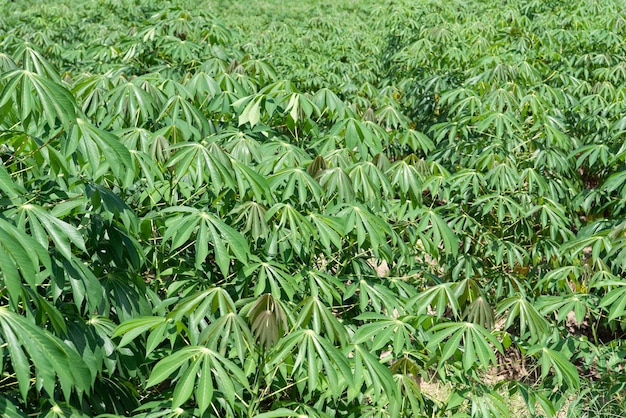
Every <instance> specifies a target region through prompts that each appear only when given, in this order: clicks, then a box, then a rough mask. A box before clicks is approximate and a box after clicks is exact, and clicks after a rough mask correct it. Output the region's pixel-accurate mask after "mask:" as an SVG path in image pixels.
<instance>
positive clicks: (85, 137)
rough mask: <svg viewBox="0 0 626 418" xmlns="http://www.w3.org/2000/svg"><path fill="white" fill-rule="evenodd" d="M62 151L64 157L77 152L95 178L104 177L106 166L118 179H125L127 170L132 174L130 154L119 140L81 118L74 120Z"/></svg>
mask: <svg viewBox="0 0 626 418" xmlns="http://www.w3.org/2000/svg"><path fill="white" fill-rule="evenodd" d="M62 150H63V153H64V154H65V155H66V156H70V155H72V154H74V152H75V151H78V152H79V153H80V156H81V157H82V158H83V159H84V160H85V161H86V162H87V163H88V164H89V169H90V171H91V172H92V174H93V175H94V177H95V178H100V177H102V176H103V175H105V174H106V171H107V170H106V167H107V166H108V167H110V168H111V171H112V172H113V174H114V175H115V176H116V177H117V178H120V179H123V178H126V175H125V174H126V172H127V170H130V171H132V172H134V165H133V162H132V158H131V156H130V152H129V151H128V149H127V148H126V147H125V146H124V145H123V144H122V143H121V142H120V140H119V139H118V138H117V137H116V136H115V135H114V134H112V133H110V132H107V131H105V130H103V129H100V128H97V127H95V126H94V125H92V124H91V123H89V122H88V121H86V120H84V119H81V118H77V119H76V124H75V125H73V126H72V129H71V131H70V134H69V135H68V138H67V140H66V141H64V142H63V144H62Z"/></svg>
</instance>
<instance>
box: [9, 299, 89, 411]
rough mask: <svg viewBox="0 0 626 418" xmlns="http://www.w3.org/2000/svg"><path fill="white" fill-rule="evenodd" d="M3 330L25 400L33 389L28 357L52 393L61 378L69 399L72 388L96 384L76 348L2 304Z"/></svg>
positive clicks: (42, 381) (38, 378) (49, 393)
mask: <svg viewBox="0 0 626 418" xmlns="http://www.w3.org/2000/svg"><path fill="white" fill-rule="evenodd" d="M0 332H1V333H2V339H3V340H4V341H6V342H7V344H8V347H7V349H8V352H9V356H10V357H11V360H12V364H13V368H14V370H15V374H16V378H17V381H18V385H19V388H20V393H21V395H22V397H23V398H24V399H26V396H27V393H28V391H29V390H30V389H31V372H30V364H29V360H28V359H27V356H28V357H29V358H30V362H32V364H33V365H34V368H35V377H36V379H37V380H38V383H39V384H41V385H42V387H43V388H44V389H45V390H46V392H47V393H48V395H49V396H53V394H54V387H55V382H57V381H58V382H59V384H60V385H61V389H62V391H63V395H64V396H65V398H66V399H69V397H70V393H71V392H72V390H76V391H77V392H78V393H79V394H80V393H82V392H85V391H88V390H89V389H90V388H91V387H92V386H93V383H94V379H95V375H94V376H92V375H91V374H90V372H89V368H88V367H87V365H86V364H85V362H84V361H83V359H82V358H81V357H80V355H79V354H78V353H77V352H76V350H75V349H74V348H72V347H71V346H70V345H68V344H66V343H65V342H63V341H61V340H60V339H59V338H57V337H55V336H54V335H52V334H51V333H49V332H47V331H45V330H43V329H41V328H39V327H38V326H36V325H35V324H33V323H32V322H31V321H29V320H28V319H27V318H25V317H23V316H21V315H19V314H17V313H15V312H12V311H10V310H9V309H8V308H7V307H4V306H3V307H0Z"/></svg>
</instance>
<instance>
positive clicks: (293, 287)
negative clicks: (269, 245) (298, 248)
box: [243, 261, 300, 300]
mask: <svg viewBox="0 0 626 418" xmlns="http://www.w3.org/2000/svg"><path fill="white" fill-rule="evenodd" d="M243 274H244V276H245V277H247V278H252V277H253V278H254V280H253V283H254V295H255V296H260V295H261V294H263V293H271V294H272V295H273V296H274V297H277V298H279V297H280V296H281V295H282V294H283V293H284V294H285V295H286V296H287V298H288V299H289V300H292V299H293V297H294V295H295V294H296V292H297V291H298V289H300V286H299V285H298V282H297V281H296V278H295V277H294V275H293V274H292V273H290V272H289V271H288V270H286V266H285V265H283V264H280V263H278V262H275V261H259V262H255V263H250V264H248V265H247V266H246V267H245V268H244V269H243Z"/></svg>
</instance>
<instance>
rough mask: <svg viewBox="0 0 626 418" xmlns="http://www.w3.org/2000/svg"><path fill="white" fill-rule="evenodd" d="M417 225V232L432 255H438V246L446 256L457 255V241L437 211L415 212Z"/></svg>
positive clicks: (424, 210) (420, 209)
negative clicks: (417, 219)
mask: <svg viewBox="0 0 626 418" xmlns="http://www.w3.org/2000/svg"><path fill="white" fill-rule="evenodd" d="M416 212H417V215H418V216H419V223H418V225H417V232H418V234H419V235H420V237H421V238H422V242H423V244H424V246H425V248H426V250H427V251H428V252H429V253H430V254H432V255H435V256H437V255H439V251H440V246H443V250H444V252H445V253H446V254H452V255H454V256H456V255H457V254H458V253H459V239H458V238H457V236H456V234H455V233H454V231H452V229H451V228H450V226H449V225H448V223H447V222H446V221H445V220H444V219H443V218H442V217H441V215H439V213H438V212H439V211H438V210H437V209H422V208H419V209H418V210H417V211H416Z"/></svg>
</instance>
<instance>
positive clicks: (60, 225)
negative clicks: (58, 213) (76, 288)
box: [18, 203, 87, 259]
mask: <svg viewBox="0 0 626 418" xmlns="http://www.w3.org/2000/svg"><path fill="white" fill-rule="evenodd" d="M18 225H19V226H20V227H22V228H26V225H28V226H29V228H30V231H31V234H32V235H33V236H34V237H35V238H36V239H37V241H39V243H40V244H41V245H42V246H43V247H44V248H48V239H51V240H52V242H53V243H54V246H55V248H56V249H57V250H58V251H59V252H60V253H61V254H62V255H63V256H64V257H65V258H67V259H69V258H71V257H72V249H71V246H70V245H71V244H74V245H75V246H76V247H77V248H78V249H80V250H82V251H85V252H86V251H87V249H86V248H85V241H84V240H83V237H82V235H81V234H80V232H78V230H77V229H76V228H75V227H74V226H73V225H70V224H68V223H67V222H64V221H62V220H61V219H58V218H56V217H55V216H53V215H51V214H50V213H48V212H47V211H46V210H44V209H43V208H41V207H39V206H36V205H34V204H30V203H29V204H26V205H23V206H22V207H21V208H20V219H19V223H18Z"/></svg>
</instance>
